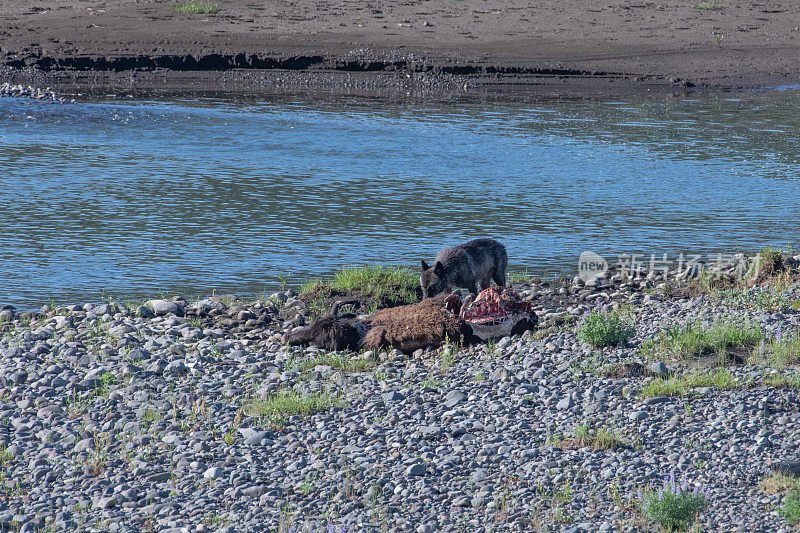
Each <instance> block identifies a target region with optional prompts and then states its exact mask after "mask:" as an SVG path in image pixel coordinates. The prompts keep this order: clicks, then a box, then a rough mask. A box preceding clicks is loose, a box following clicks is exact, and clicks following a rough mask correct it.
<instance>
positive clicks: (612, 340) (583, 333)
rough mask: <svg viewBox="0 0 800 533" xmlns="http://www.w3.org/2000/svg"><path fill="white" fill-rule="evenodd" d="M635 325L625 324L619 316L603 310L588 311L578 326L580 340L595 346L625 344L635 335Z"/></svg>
mask: <svg viewBox="0 0 800 533" xmlns="http://www.w3.org/2000/svg"><path fill="white" fill-rule="evenodd" d="M634 333H635V330H634V328H633V326H631V325H628V324H625V323H624V322H623V321H622V319H620V317H619V316H617V315H615V314H611V313H606V312H605V311H603V310H600V311H592V312H590V313H587V314H586V316H585V317H584V318H583V320H582V321H581V324H580V325H579V326H578V331H577V336H578V340H579V341H581V342H583V343H586V344H590V345H592V346H594V347H595V348H603V347H605V346H617V345H619V344H624V343H625V342H627V341H628V339H630V338H631V337H633V335H634Z"/></svg>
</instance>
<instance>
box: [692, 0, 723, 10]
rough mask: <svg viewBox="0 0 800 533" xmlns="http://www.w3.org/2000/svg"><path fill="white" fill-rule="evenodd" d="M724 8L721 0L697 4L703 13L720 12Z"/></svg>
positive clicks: (709, 0) (710, 0)
mask: <svg viewBox="0 0 800 533" xmlns="http://www.w3.org/2000/svg"><path fill="white" fill-rule="evenodd" d="M723 7H724V6H723V5H722V2H720V1H719V0H708V1H707V2H700V3H699V4H697V9H701V10H703V11H719V10H720V9H722V8H723Z"/></svg>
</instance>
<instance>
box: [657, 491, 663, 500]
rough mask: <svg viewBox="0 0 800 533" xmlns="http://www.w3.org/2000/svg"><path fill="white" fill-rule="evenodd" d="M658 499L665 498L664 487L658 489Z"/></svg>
mask: <svg viewBox="0 0 800 533" xmlns="http://www.w3.org/2000/svg"><path fill="white" fill-rule="evenodd" d="M658 499H659V500H663V499H664V489H658Z"/></svg>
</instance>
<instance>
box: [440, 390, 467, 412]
mask: <svg viewBox="0 0 800 533" xmlns="http://www.w3.org/2000/svg"><path fill="white" fill-rule="evenodd" d="M464 397H465V396H464V393H463V392H461V391H457V390H453V391H450V392H448V393H447V395H446V396H445V397H444V404H445V406H446V407H447V408H448V409H450V408H452V407H455V406H456V404H458V403H459V402H460V401H461V400H463V399H464Z"/></svg>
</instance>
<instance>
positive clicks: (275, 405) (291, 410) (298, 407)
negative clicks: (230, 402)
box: [250, 391, 344, 419]
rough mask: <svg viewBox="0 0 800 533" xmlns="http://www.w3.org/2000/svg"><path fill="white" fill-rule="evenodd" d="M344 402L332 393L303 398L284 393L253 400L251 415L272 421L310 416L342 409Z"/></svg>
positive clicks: (315, 394) (288, 392) (292, 392)
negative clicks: (282, 417)
mask: <svg viewBox="0 0 800 533" xmlns="http://www.w3.org/2000/svg"><path fill="white" fill-rule="evenodd" d="M343 405H344V400H343V399H342V398H341V397H338V396H333V395H332V394H330V393H325V392H315V393H313V394H309V395H307V396H301V395H300V394H299V393H297V392H295V391H282V392H279V393H278V394H275V395H273V396H267V397H266V398H258V397H256V398H253V400H252V402H251V403H250V414H252V415H255V416H260V417H264V418H270V419H272V418H273V417H275V416H276V415H278V416H279V415H300V416H308V415H310V414H311V413H316V412H317V411H327V410H328V409H332V408H334V407H342V406H343Z"/></svg>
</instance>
